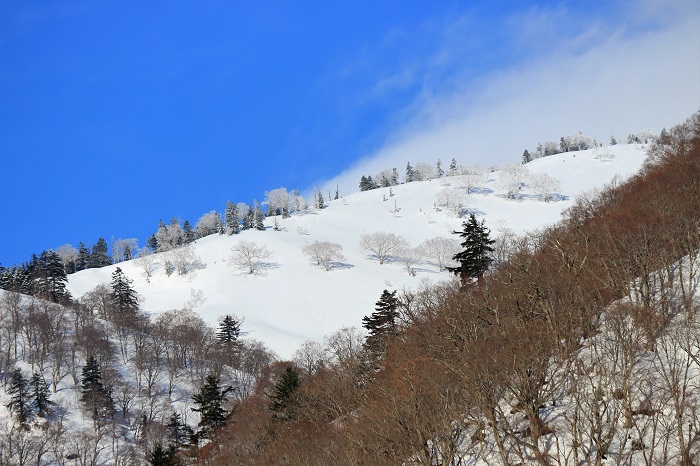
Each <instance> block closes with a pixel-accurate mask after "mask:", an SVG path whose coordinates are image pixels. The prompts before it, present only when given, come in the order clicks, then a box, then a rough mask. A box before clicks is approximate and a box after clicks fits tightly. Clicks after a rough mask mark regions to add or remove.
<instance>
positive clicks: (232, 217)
mask: <svg viewBox="0 0 700 466" xmlns="http://www.w3.org/2000/svg"><path fill="white" fill-rule="evenodd" d="M224 220H225V222H226V234H227V235H229V236H231V235H236V234H238V232H240V231H241V224H240V220H239V219H238V206H237V205H236V204H235V203H233V202H231V201H226V211H225V212H224Z"/></svg>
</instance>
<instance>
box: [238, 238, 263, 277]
mask: <svg viewBox="0 0 700 466" xmlns="http://www.w3.org/2000/svg"><path fill="white" fill-rule="evenodd" d="M231 251H232V252H233V255H232V256H230V257H229V265H237V266H239V267H242V268H245V269H246V270H247V271H248V273H249V274H252V273H255V272H256V271H258V270H259V268H260V266H261V263H260V261H261V259H265V258H267V257H270V251H268V250H267V248H266V247H265V246H258V245H257V244H255V243H253V242H251V241H239V242H238V243H236V244H234V245H233V247H231Z"/></svg>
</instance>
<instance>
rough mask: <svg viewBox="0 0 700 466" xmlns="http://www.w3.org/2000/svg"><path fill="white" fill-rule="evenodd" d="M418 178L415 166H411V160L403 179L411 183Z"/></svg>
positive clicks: (407, 163)
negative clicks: (414, 169)
mask: <svg viewBox="0 0 700 466" xmlns="http://www.w3.org/2000/svg"><path fill="white" fill-rule="evenodd" d="M415 179H416V173H415V172H414V171H413V167H412V166H411V162H406V176H405V177H404V179H403V182H404V183H410V182H412V181H415Z"/></svg>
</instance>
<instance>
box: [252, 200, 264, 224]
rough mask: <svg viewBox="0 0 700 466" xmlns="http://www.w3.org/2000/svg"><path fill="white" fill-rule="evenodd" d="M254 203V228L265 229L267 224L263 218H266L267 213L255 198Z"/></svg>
mask: <svg viewBox="0 0 700 466" xmlns="http://www.w3.org/2000/svg"><path fill="white" fill-rule="evenodd" d="M253 205H254V208H253V228H255V229H256V230H259V231H264V230H265V224H264V223H263V220H265V214H263V211H262V209H261V208H260V204H258V201H257V200H255V199H254V200H253Z"/></svg>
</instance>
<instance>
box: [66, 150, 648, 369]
mask: <svg viewBox="0 0 700 466" xmlns="http://www.w3.org/2000/svg"><path fill="white" fill-rule="evenodd" d="M644 155H645V151H644V148H643V147H642V146H639V145H618V146H611V147H605V148H596V149H592V150H588V151H580V152H570V153H565V154H558V155H555V156H551V157H547V158H543V159H538V160H535V161H533V162H531V163H529V164H527V165H526V168H527V169H528V170H529V172H530V173H546V174H548V175H550V176H552V177H554V178H556V179H557V180H559V182H560V184H561V189H558V190H557V194H558V196H556V197H555V199H554V200H553V201H552V202H543V201H542V200H541V198H540V197H539V196H537V195H536V193H535V192H534V191H532V190H531V189H529V186H528V185H527V181H525V183H524V186H523V189H522V190H521V195H520V198H519V199H516V200H511V199H508V198H507V196H506V195H505V191H504V189H503V188H502V187H500V186H501V185H500V184H499V179H500V178H501V177H503V176H505V175H504V173H503V172H501V171H498V170H494V171H490V172H488V173H487V174H486V176H485V177H484V179H483V181H482V182H479V183H477V184H476V189H474V190H473V192H472V193H471V194H468V195H467V194H466V189H465V188H464V187H463V179H462V178H461V177H459V176H455V177H449V178H443V179H437V180H431V181H424V182H414V183H408V184H404V185H399V186H395V187H393V188H391V193H390V189H389V188H381V189H376V190H372V191H366V192H361V193H355V194H351V195H348V196H346V197H344V198H342V199H339V200H336V201H333V202H331V203H330V204H329V205H328V206H327V207H326V208H325V209H323V210H320V211H317V212H315V213H307V214H303V215H294V216H292V217H291V218H288V219H279V226H280V227H281V230H282V231H274V230H273V229H272V225H273V224H274V220H273V219H272V218H268V219H266V223H265V224H266V227H267V230H266V231H264V232H260V231H244V232H242V233H241V234H239V235H235V236H218V235H213V236H208V237H205V238H201V239H199V240H197V241H196V242H195V243H194V244H193V245H192V248H193V251H194V253H195V254H196V256H197V257H198V258H199V266H198V267H197V269H196V270H194V271H192V272H190V273H188V274H186V275H177V274H176V273H175V274H173V275H171V276H170V277H168V276H166V274H165V273H164V272H163V270H162V268H161V269H159V270H157V271H156V272H155V274H154V276H153V277H151V278H150V280H147V279H146V277H145V276H144V275H143V273H142V270H141V269H140V268H139V267H138V265H137V264H136V263H135V261H129V262H124V263H121V264H118V265H113V266H110V267H105V268H102V269H89V270H84V271H81V272H78V273H76V274H73V275H71V276H70V277H69V283H68V289H69V291H70V292H71V293H72V295H73V296H74V297H75V298H79V297H80V296H82V295H83V294H84V293H86V292H87V291H89V290H91V289H93V288H94V287H95V286H97V285H98V284H100V283H108V282H109V280H110V277H111V274H112V272H113V271H114V269H115V268H116V267H117V266H118V267H121V268H122V270H123V271H124V272H125V273H126V275H127V276H129V277H130V278H131V279H133V280H134V287H135V289H136V290H137V291H138V293H139V295H140V296H141V297H142V299H143V302H142V307H143V308H144V309H145V310H146V311H148V312H151V313H158V312H162V311H165V310H169V309H176V308H182V307H184V306H188V305H189V306H191V307H193V308H194V310H195V311H196V312H197V313H199V314H200V315H201V316H202V318H203V319H204V320H205V321H207V322H209V323H211V324H212V325H217V319H218V318H220V317H221V316H224V315H226V314H235V315H237V316H239V317H242V318H244V319H245V321H244V324H243V330H244V331H247V332H248V337H250V338H256V339H259V340H261V341H263V342H264V343H265V344H266V345H267V346H268V347H270V348H271V349H272V350H274V351H275V352H277V353H278V355H279V356H281V357H283V358H287V357H289V356H290V355H291V354H292V353H293V351H294V350H295V349H296V348H297V347H298V346H299V344H301V343H302V342H303V341H305V340H309V339H311V340H316V341H320V340H322V339H323V336H324V335H327V334H329V333H331V332H333V331H335V330H337V329H339V328H341V327H344V326H359V324H360V321H361V319H362V317H363V316H365V315H368V314H369V313H371V312H372V310H373V308H374V303H375V302H376V300H377V299H378V298H379V296H380V294H381V292H382V290H383V289H385V288H388V289H390V290H391V289H400V288H402V287H415V286H416V285H417V284H418V283H419V282H420V280H421V279H424V278H426V279H428V280H431V281H435V280H444V279H448V278H449V275H448V274H447V273H446V272H439V271H438V268H437V266H436V265H435V264H433V263H431V262H430V261H429V260H427V261H424V262H422V263H420V264H419V265H417V266H416V271H417V274H416V276H411V275H409V274H408V273H407V271H406V268H405V267H404V266H403V265H402V264H401V263H399V262H398V261H391V262H388V263H385V264H384V265H379V263H378V262H377V260H376V259H374V258H372V257H371V256H369V255H368V253H367V252H366V251H364V250H362V249H361V248H360V237H361V235H362V234H367V233H373V232H376V231H383V230H384V231H390V232H393V233H396V234H400V235H403V236H405V237H406V239H407V240H408V241H409V242H410V244H411V245H412V246H417V245H418V244H420V243H421V242H422V241H424V240H426V239H429V238H433V237H436V236H442V237H451V236H452V235H451V234H450V232H451V231H453V230H455V229H459V228H460V224H461V222H462V219H461V218H459V217H458V216H457V215H455V213H454V210H452V209H450V208H443V209H441V210H440V211H436V209H435V205H436V200H437V199H439V198H440V194H441V193H444V192H445V191H446V190H453V192H454V193H458V194H459V196H460V197H461V198H462V199H463V201H464V203H463V206H464V209H460V211H461V213H462V215H465V214H466V213H467V212H473V213H475V214H476V215H477V217H478V218H479V219H484V220H485V222H486V225H487V226H488V227H489V228H491V230H492V232H493V234H494V235H495V236H497V235H498V234H499V233H500V232H501V231H503V230H504V229H506V228H508V229H511V230H513V231H515V232H516V233H519V234H522V233H525V232H527V231H530V230H533V229H537V228H541V227H544V226H547V225H551V224H552V223H555V222H557V221H558V220H559V219H560V217H561V212H562V211H563V210H564V209H566V208H568V207H569V206H570V205H571V204H572V202H573V200H574V198H575V197H576V196H577V195H579V194H580V193H582V192H584V191H587V190H590V189H593V188H596V187H600V186H603V185H604V184H606V183H608V182H610V181H611V180H612V179H613V177H615V176H620V177H622V178H625V177H628V176H630V175H631V174H633V173H635V172H636V171H638V170H639V168H640V167H641V165H642V162H643V159H644ZM391 194H393V195H391ZM241 240H245V241H252V242H255V243H256V244H258V245H260V246H265V247H266V248H267V249H269V250H270V251H271V252H272V254H271V256H270V257H269V258H267V259H265V260H264V261H265V263H266V264H265V266H264V267H263V268H262V269H261V271H260V272H259V273H257V274H253V275H250V274H248V273H247V272H246V271H245V270H241V269H239V268H238V267H235V266H230V265H229V257H230V256H231V254H232V252H231V247H232V246H233V245H235V244H236V243H238V242H239V241H241ZM316 240H318V241H331V242H334V243H338V244H340V245H342V247H343V254H344V255H345V260H344V261H343V262H342V263H340V264H336V266H335V267H334V268H333V269H332V270H330V271H328V272H326V271H325V270H324V269H323V268H321V267H318V266H315V265H313V264H311V263H310V261H309V259H308V258H307V257H306V256H305V255H304V254H303V253H302V248H303V246H304V245H305V244H306V243H308V242H312V241H316ZM157 256H158V255H157ZM197 293H201V295H200V296H201V297H202V298H203V299H199V300H196V299H195V300H194V301H198V302H194V301H193V300H192V298H193V296H195V295H196V294H197ZM188 301H189V302H190V303H189V304H187V303H188Z"/></svg>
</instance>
